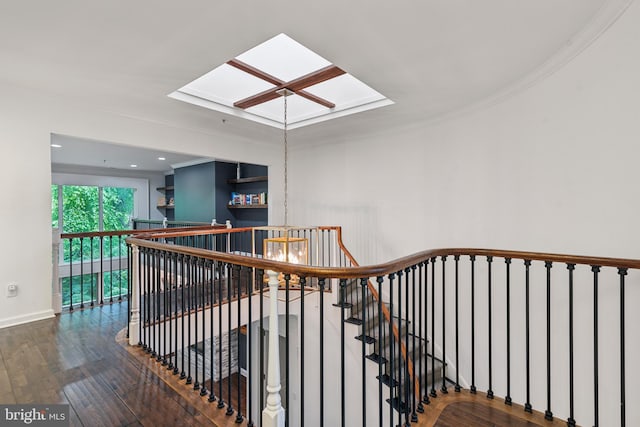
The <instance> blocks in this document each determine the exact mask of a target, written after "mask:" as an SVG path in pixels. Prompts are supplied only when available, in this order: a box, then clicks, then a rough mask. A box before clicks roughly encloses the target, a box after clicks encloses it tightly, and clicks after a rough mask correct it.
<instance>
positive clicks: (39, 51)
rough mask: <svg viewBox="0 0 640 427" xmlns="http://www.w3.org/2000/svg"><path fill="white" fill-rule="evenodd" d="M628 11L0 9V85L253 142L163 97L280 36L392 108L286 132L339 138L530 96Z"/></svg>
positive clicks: (124, 4)
mask: <svg viewBox="0 0 640 427" xmlns="http://www.w3.org/2000/svg"><path fill="white" fill-rule="evenodd" d="M631 1H632V0H528V1H527V0H484V1H474V0H424V1H415V0H398V1H386V2H382V1H371V0H366V1H365V0H349V1H339V0H325V1H322V2H307V1H300V0H274V1H248V0H239V1H238V0H236V1H211V0H183V1H180V2H168V1H165V2H157V1H152V0H137V1H124V0H110V1H101V2H88V1H86V0H58V1H39V2H33V1H2V2H0V58H2V66H0V81H4V82H7V83H9V84H11V85H19V86H24V87H28V88H32V89H35V90H38V91H41V92H42V93H46V94H52V95H57V96H60V97H62V98H66V99H69V100H70V101H73V102H76V103H77V102H80V103H84V104H86V105H88V106H92V107H93V108H97V109H100V110H106V111H112V112H116V113H119V114H122V115H126V116H128V117H138V118H140V119H143V120H148V121H152V122H162V123H168V124H172V125H175V126H179V127H186V128H190V129H196V130H199V131H202V132H212V131H214V130H215V131H216V132H219V131H220V129H221V128H222V126H224V125H223V124H222V119H223V118H224V119H226V120H227V121H228V122H231V123H232V124H233V126H228V127H226V128H225V129H226V131H227V132H232V133H234V134H240V135H241V136H245V137H249V138H255V139H259V138H258V136H260V135H264V132H265V130H264V127H265V125H262V124H257V123H252V122H249V121H246V120H243V119H240V118H237V117H231V116H226V115H224V114H223V113H218V112H213V111H210V110H207V109H204V108H200V107H197V106H192V105H188V104H185V103H183V102H179V101H176V100H174V99H171V98H169V97H168V96H167V95H168V94H170V93H172V92H173V91H175V90H176V89H178V88H180V87H182V86H184V85H185V84H186V83H188V82H190V81H192V80H193V79H195V78H197V77H199V76H201V75H203V74H205V73H206V72H208V71H209V70H211V69H213V68H214V67H217V66H218V65H220V64H222V63H224V62H226V61H227V60H229V59H230V58H233V57H235V56H237V55H238V54H240V53H242V52H244V51H246V50H247V49H249V48H251V47H253V46H256V45H257V44H259V43H261V42H263V41H265V40H267V39H269V38H271V37H273V36H274V35H276V34H279V33H283V32H284V33H286V34H288V35H289V36H291V37H292V38H294V39H295V40H297V41H298V42H300V43H302V44H303V45H305V46H307V47H308V48H310V49H312V50H314V51H315V52H317V53H318V54H320V55H321V56H322V57H324V58H326V59H327V60H328V61H330V62H332V63H334V64H336V65H338V66H339V67H340V68H342V69H344V70H345V71H347V72H348V73H351V74H353V75H355V76H357V77H358V78H359V79H360V80H362V81H363V82H364V83H366V84H367V85H369V86H371V87H372V88H374V89H376V90H377V91H379V92H381V93H383V94H384V95H385V96H387V97H388V98H389V99H391V100H393V101H394V102H395V104H394V105H392V106H388V107H385V108H381V109H377V110H372V111H367V112H363V113H359V114H356V115H353V116H349V117H343V118H339V119H336V120H331V121H328V122H323V123H318V124H315V125H312V126H308V127H306V128H301V129H297V130H295V131H292V132H294V133H293V135H295V140H299V141H300V140H302V141H312V142H318V141H322V140H325V139H328V138H332V137H335V136H338V135H340V136H342V137H344V138H346V139H348V138H349V137H351V136H354V137H358V136H362V135H366V134H367V133H370V132H379V131H382V130H384V129H389V128H393V127H396V126H407V125H409V124H411V123H415V122H416V121H429V120H433V119H436V118H440V117H443V116H446V115H450V114H456V113H458V112H460V111H464V110H467V109H470V108H478V106H481V105H483V104H485V103H488V102H493V101H495V100H496V99H499V98H501V97H503V96H508V94H510V93H513V92H515V91H518V90H520V89H522V88H524V87H527V86H528V85H530V84H532V83H534V82H535V81H536V80H538V79H540V78H542V77H544V76H545V75H548V74H549V73H550V72H553V71H554V70H555V69H557V68H559V67H560V66H562V65H563V64H564V63H566V61H568V60H570V59H571V58H572V57H573V56H575V55H576V54H577V53H579V52H580V51H581V50H582V49H583V48H584V47H585V46H586V45H588V44H589V43H590V42H591V41H592V40H594V39H595V38H596V37H597V36H598V35H599V34H600V33H601V32H602V31H603V30H604V29H605V28H606V27H607V26H608V25H610V24H611V22H613V21H614V20H615V18H616V17H617V16H618V14H619V13H621V11H622V10H624V8H625V7H626V6H627V5H628V4H629V3H630V2H631ZM273 132H277V130H275V129H274V130H273ZM78 136H80V137H90V135H78Z"/></svg>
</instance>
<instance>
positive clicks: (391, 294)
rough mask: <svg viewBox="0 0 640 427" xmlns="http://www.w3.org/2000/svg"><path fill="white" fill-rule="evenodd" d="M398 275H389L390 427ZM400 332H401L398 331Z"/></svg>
mask: <svg viewBox="0 0 640 427" xmlns="http://www.w3.org/2000/svg"><path fill="white" fill-rule="evenodd" d="M395 277H396V275H395V274H394V273H391V274H389V313H390V316H389V317H390V319H389V371H388V372H389V374H388V376H389V378H388V381H389V400H388V402H389V404H390V407H389V427H394V423H393V399H394V397H393V395H394V391H395V382H396V381H395V379H394V378H393V376H394V373H395V371H394V368H395V366H394V360H393V359H394V358H395V354H394V347H395V341H396V340H395V339H394V337H393V279H395ZM398 332H399V331H398Z"/></svg>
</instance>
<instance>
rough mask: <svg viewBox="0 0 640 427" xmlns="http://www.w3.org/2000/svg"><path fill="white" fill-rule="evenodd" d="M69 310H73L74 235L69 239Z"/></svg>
mask: <svg viewBox="0 0 640 427" xmlns="http://www.w3.org/2000/svg"><path fill="white" fill-rule="evenodd" d="M69 311H73V237H72V238H70V239H69Z"/></svg>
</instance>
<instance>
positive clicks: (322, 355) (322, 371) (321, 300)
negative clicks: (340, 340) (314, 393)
mask: <svg viewBox="0 0 640 427" xmlns="http://www.w3.org/2000/svg"><path fill="white" fill-rule="evenodd" d="M324 281H325V279H324V278H320V279H319V280H318V284H319V285H320V427H323V426H324V286H325V284H324ZM261 407H262V406H261Z"/></svg>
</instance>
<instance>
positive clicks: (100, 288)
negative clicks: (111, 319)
mask: <svg viewBox="0 0 640 427" xmlns="http://www.w3.org/2000/svg"><path fill="white" fill-rule="evenodd" d="M150 266H151V264H147V268H150ZM98 291H99V292H98V293H99V294H100V305H102V304H104V237H103V236H100V280H99V281H98Z"/></svg>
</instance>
